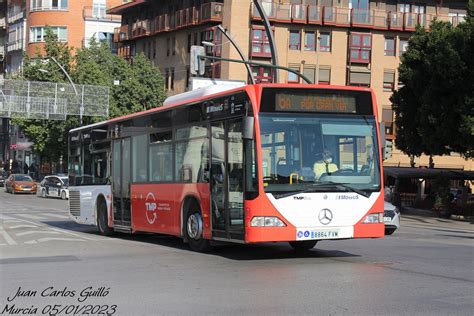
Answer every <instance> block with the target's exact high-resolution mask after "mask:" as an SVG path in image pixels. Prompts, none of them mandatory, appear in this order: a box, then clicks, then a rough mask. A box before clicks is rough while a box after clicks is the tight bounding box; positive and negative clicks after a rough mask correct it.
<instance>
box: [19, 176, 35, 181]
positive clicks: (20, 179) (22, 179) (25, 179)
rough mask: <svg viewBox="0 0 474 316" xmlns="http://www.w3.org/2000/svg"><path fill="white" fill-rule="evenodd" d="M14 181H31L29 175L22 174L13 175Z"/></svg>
mask: <svg viewBox="0 0 474 316" xmlns="http://www.w3.org/2000/svg"><path fill="white" fill-rule="evenodd" d="M15 181H33V179H31V177H29V176H25V175H22V174H17V175H15Z"/></svg>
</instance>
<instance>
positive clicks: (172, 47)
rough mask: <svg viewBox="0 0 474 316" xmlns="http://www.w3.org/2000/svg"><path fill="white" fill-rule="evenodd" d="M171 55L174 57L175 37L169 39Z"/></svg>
mask: <svg viewBox="0 0 474 316" xmlns="http://www.w3.org/2000/svg"><path fill="white" fill-rule="evenodd" d="M171 53H172V54H173V56H174V55H176V37H174V36H173V37H172V38H171Z"/></svg>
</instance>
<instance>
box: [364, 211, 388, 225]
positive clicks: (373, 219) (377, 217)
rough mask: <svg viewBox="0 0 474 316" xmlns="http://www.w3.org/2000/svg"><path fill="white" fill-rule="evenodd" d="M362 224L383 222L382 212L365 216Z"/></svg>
mask: <svg viewBox="0 0 474 316" xmlns="http://www.w3.org/2000/svg"><path fill="white" fill-rule="evenodd" d="M362 223H364V224H377V223H383V213H372V214H369V215H367V216H366V217H365V219H364V221H363V222H362Z"/></svg>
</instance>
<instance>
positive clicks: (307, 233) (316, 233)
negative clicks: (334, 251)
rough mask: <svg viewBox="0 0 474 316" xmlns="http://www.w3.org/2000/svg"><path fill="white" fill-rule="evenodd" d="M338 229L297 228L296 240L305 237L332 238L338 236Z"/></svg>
mask: <svg viewBox="0 0 474 316" xmlns="http://www.w3.org/2000/svg"><path fill="white" fill-rule="evenodd" d="M339 233H340V232H339V229H333V230H313V229H310V230H298V231H297V232H296V240H305V239H332V238H339Z"/></svg>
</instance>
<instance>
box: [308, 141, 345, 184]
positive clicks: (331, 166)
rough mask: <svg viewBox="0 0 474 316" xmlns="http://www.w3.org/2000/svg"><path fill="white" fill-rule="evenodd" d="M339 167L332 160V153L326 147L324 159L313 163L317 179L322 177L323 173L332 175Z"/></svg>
mask: <svg viewBox="0 0 474 316" xmlns="http://www.w3.org/2000/svg"><path fill="white" fill-rule="evenodd" d="M338 169H339V168H338V167H337V165H336V164H335V163H333V162H332V153H331V151H330V150H329V149H327V148H325V149H324V152H323V154H322V159H321V160H318V161H316V162H315V163H314V165H313V171H314V174H315V176H316V179H319V178H321V175H322V174H323V173H326V174H327V175H330V174H331V173H333V172H335V171H337V170H338Z"/></svg>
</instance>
